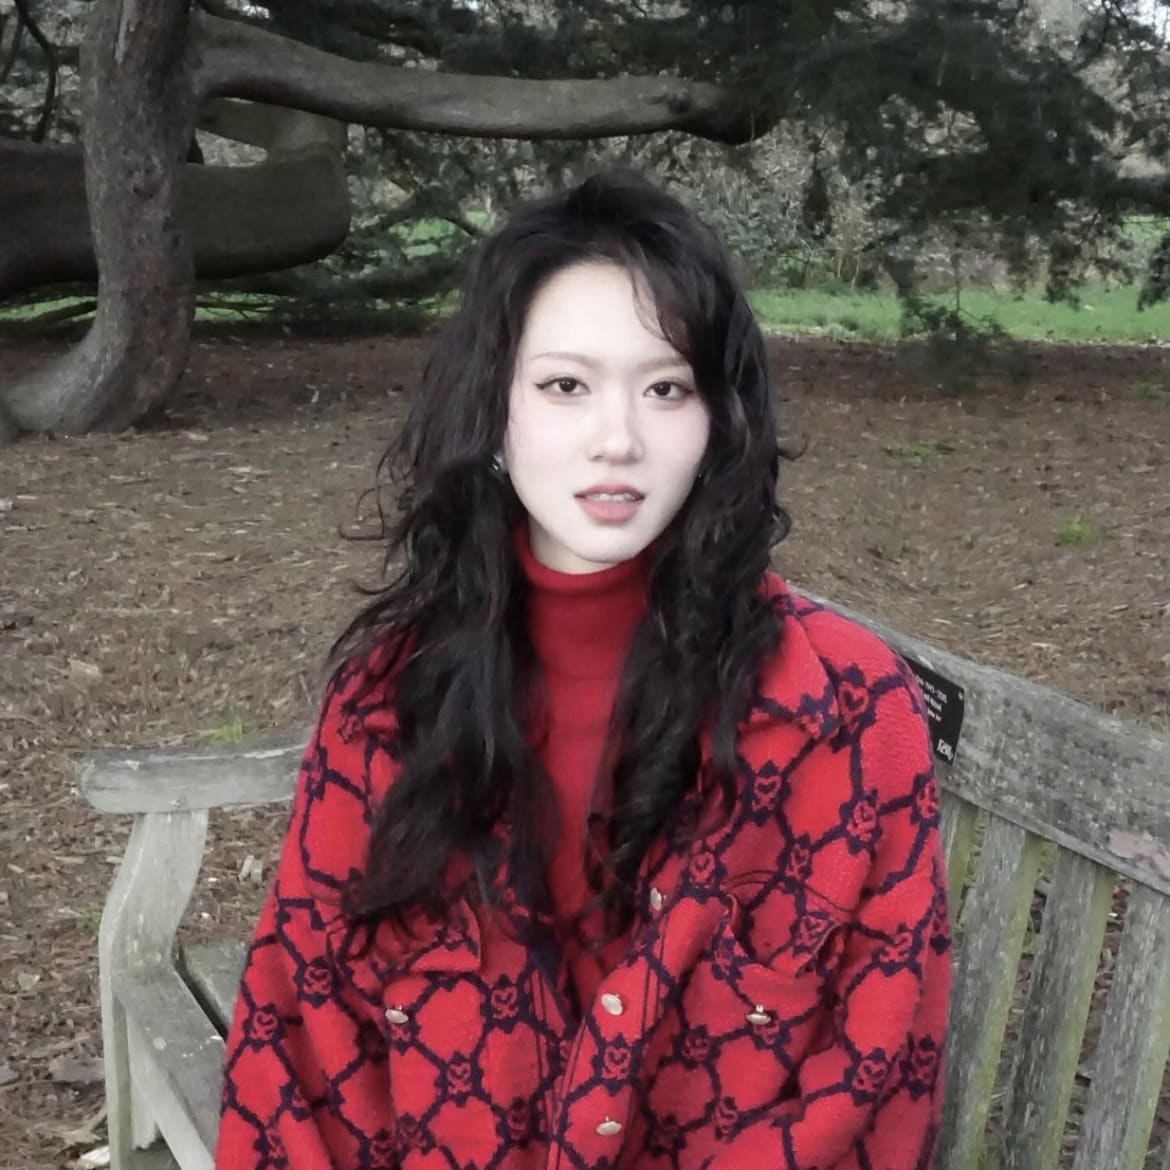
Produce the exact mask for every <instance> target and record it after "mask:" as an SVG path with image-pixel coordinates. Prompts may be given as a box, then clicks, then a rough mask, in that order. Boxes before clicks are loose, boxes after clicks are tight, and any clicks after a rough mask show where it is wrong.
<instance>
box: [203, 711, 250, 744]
mask: <svg viewBox="0 0 1170 1170" xmlns="http://www.w3.org/2000/svg"><path fill="white" fill-rule="evenodd" d="M247 735H248V731H247V728H246V727H245V726H244V721H243V720H242V719H241V718H240V717H239V716H238V715H233V716H231V717H230V718H225V719H223V720H221V721H220V722H219V723H217V724H216V725H215V727H213V728H212V729H211V730H210V731H209V732H208V733H207V742H208V743H213V744H216V745H217V746H219V747H232V746H234V745H235V744H240V743H243V742H244V740H245V739H246V738H247Z"/></svg>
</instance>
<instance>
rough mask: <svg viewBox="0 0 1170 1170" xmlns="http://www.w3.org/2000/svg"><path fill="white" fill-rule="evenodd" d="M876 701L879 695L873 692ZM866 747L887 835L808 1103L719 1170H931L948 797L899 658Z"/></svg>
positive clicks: (789, 1104) (943, 995) (806, 1076)
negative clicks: (942, 803)
mask: <svg viewBox="0 0 1170 1170" xmlns="http://www.w3.org/2000/svg"><path fill="white" fill-rule="evenodd" d="M875 690H876V688H875ZM874 711H875V713H876V714H875V717H874V719H873V721H872V723H871V724H870V726H869V727H868V728H867V729H866V730H865V731H864V732H863V733H862V734H861V735H860V736H858V737H857V740H856V742H857V745H858V747H857V750H859V751H860V752H861V753H862V757H861V768H862V775H863V777H864V782H865V785H866V787H867V788H869V789H872V790H874V791H875V792H876V794H877V805H878V809H877V811H878V816H879V822H878V823H879V826H880V831H879V835H878V843H877V846H876V849H875V851H874V855H873V863H872V866H871V869H870V872H869V876H868V879H867V881H866V882H865V886H864V889H863V890H862V895H861V900H860V903H859V906H858V909H857V911H856V913H855V914H854V915H853V916H852V917H851V919H850V920H849V922H848V924H847V926H846V927H845V932H844V943H843V949H842V953H841V961H840V965H839V967H838V968H837V971H836V974H835V976H834V979H833V981H832V986H831V995H830V1001H829V1008H830V1012H831V1016H830V1021H831V1022H830V1023H829V1024H828V1026H827V1028H826V1030H825V1033H824V1035H823V1036H822V1038H821V1040H820V1042H819V1043H818V1044H816V1045H815V1046H814V1048H813V1049H812V1051H811V1052H810V1053H809V1055H808V1056H807V1057H806V1058H805V1060H804V1061H803V1063H802V1064H801V1066H800V1068H799V1069H798V1073H797V1080H798V1092H797V1095H796V1096H795V1097H794V1098H792V1099H791V1100H788V1101H785V1102H784V1103H783V1104H782V1105H780V1106H778V1107H777V1108H776V1109H775V1110H774V1111H772V1113H771V1114H770V1115H768V1116H765V1117H763V1118H761V1119H759V1120H758V1121H756V1122H754V1123H753V1124H751V1125H749V1126H748V1127H746V1128H745V1129H744V1130H743V1131H741V1132H740V1134H739V1135H737V1137H736V1138H735V1139H734V1140H733V1141H732V1142H731V1143H730V1144H729V1145H728V1147H726V1148H725V1150H724V1151H722V1152H721V1153H720V1155H719V1156H717V1157H716V1158H715V1159H714V1161H713V1162H712V1164H711V1166H710V1167H709V1170H743V1168H744V1167H749V1166H750V1167H754V1168H756V1170H814V1168H815V1170H828V1168H830V1167H832V1168H833V1170H877V1168H881V1170H929V1167H930V1166H931V1164H932V1160H933V1156H934V1148H935V1144H936V1139H937V1133H938V1124H939V1117H940V1113H941V1107H942V1092H943V1085H944V1058H943V1045H944V1039H945V1033H946V1025H947V1010H948V1002H949V996H950V980H951V969H950V931H949V924H948V917H947V898H946V884H945V866H944V862H943V857H942V850H941V842H940V836H939V832H938V793H937V789H936V787H935V782H934V778H933V774H932V770H931V754H930V746H929V741H928V736H927V730H926V722H925V713H924V711H923V708H922V700H921V696H920V694H919V692H918V688H917V684H916V682H915V680H914V678H913V675H912V674H911V673H910V671H909V669H908V668H907V667H906V666H905V665H904V664H903V663H901V662H900V660H899V661H897V662H896V665H895V666H894V667H893V670H892V673H891V672H889V671H887V672H886V673H885V676H884V682H883V685H882V691H881V694H880V697H875V699H874Z"/></svg>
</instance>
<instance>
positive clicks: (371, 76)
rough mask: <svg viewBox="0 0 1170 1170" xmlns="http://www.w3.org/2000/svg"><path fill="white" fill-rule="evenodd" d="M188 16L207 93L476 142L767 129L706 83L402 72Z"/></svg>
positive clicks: (747, 136)
mask: <svg viewBox="0 0 1170 1170" xmlns="http://www.w3.org/2000/svg"><path fill="white" fill-rule="evenodd" d="M193 17H194V19H193V20H192V32H193V35H194V36H195V38H196V39H197V44H198V49H199V61H200V64H199V67H198V71H197V74H196V85H197V87H198V92H199V95H200V97H201V98H209V97H221V96H222V97H246V98H251V99H252V100H254V101H260V102H268V103H270V104H272V105H278V106H292V107H294V108H297V109H302V110H310V111H312V112H314V113H318V114H324V115H325V116H327V117H331V118H338V119H341V120H344V121H349V122H361V123H363V124H365V125H367V126H385V127H391V128H394V129H399V130H423V131H431V132H434V133H439V134H466V135H469V136H474V137H477V138H531V139H568V138H578V139H579V138H607V137H613V136H618V135H624V134H647V133H650V132H652V131H656V130H681V131H684V132H685V133H688V134H694V135H696V136H698V137H700V138H709V139H713V140H715V141H718V142H729V143H740V142H748V141H751V140H752V139H753V138H755V137H758V136H759V135H761V134H763V133H764V132H765V131H767V130H768V129H770V126H771V122H769V120H768V119H767V118H765V117H763V116H762V114H761V113H760V112H759V111H754V110H753V109H752V108H751V106H750V103H748V102H746V101H744V100H743V99H741V98H740V97H739V96H738V95H736V94H733V93H731V92H729V91H727V90H724V89H720V88H719V87H718V86H714V85H707V84H704V83H698V82H689V81H684V80H678V79H674V78H669V77H617V78H607V79H604V80H596V81H593V80H589V81H546V80H530V79H525V78H512V77H477V76H472V75H469V74H460V73H438V72H432V71H430V70H425V69H406V68H400V67H397V66H392V65H380V64H372V63H368V62H355V61H348V60H346V59H345V58H342V57H336V56H334V55H333V54H331V53H323V52H321V51H320V50H319V49H314V48H312V47H310V46H309V45H305V44H301V43H300V42H297V41H293V40H289V39H288V38H286V37H280V36H277V35H275V34H273V33H269V32H266V31H264V30H263V29H258V28H253V27H251V26H248V25H244V24H240V23H238V22H235V21H224V20H219V19H217V18H216V17H213V16H208V15H206V14H205V13H194V14H193ZM772 121H775V119H774V118H772Z"/></svg>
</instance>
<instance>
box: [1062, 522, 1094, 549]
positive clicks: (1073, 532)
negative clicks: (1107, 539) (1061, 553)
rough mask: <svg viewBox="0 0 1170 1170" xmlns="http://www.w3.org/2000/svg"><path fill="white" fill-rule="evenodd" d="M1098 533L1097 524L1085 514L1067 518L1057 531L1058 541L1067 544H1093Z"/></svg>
mask: <svg viewBox="0 0 1170 1170" xmlns="http://www.w3.org/2000/svg"><path fill="white" fill-rule="evenodd" d="M1096 535H1097V526H1096V525H1095V524H1094V523H1093V521H1092V520H1086V519H1085V517H1084V516H1074V517H1073V518H1072V519H1071V520H1066V521H1065V522H1064V523H1063V524H1062V525H1061V526H1060V528H1059V529H1058V530H1057V533H1056V543H1057V544H1065V545H1078V546H1079V545H1083V544H1091V543H1092V541H1093V540H1094V538H1095V537H1096Z"/></svg>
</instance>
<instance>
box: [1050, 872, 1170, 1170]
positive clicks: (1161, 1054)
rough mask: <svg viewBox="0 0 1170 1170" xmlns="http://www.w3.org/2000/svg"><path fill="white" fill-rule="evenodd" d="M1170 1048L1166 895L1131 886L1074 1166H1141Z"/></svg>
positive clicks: (1095, 1169)
mask: <svg viewBox="0 0 1170 1170" xmlns="http://www.w3.org/2000/svg"><path fill="white" fill-rule="evenodd" d="M1168 1053H1170V899H1167V898H1163V897H1160V896H1159V895H1157V894H1155V893H1154V892H1153V891H1151V890H1146V889H1143V888H1142V887H1140V886H1139V887H1137V888H1136V889H1135V890H1134V891H1133V893H1132V894H1131V895H1130V899H1129V906H1128V907H1127V909H1126V913H1125V928H1124V931H1123V933H1122V936H1121V945H1120V947H1119V948H1118V951H1117V959H1116V962H1115V965H1114V969H1113V983H1112V986H1111V987H1110V989H1109V1000H1108V1003H1107V1004H1106V1005H1105V1014H1104V1016H1103V1017H1102V1020H1101V1036H1100V1039H1099V1040H1098V1042H1097V1052H1096V1057H1095V1059H1094V1061H1093V1065H1092V1088H1091V1090H1090V1092H1089V1100H1088V1104H1087V1106H1086V1109H1085V1118H1084V1123H1083V1125H1082V1128H1081V1140H1080V1144H1079V1145H1078V1146H1077V1154H1076V1160H1075V1161H1074V1162H1073V1170H1140V1168H1141V1167H1142V1166H1143V1165H1144V1163H1145V1158H1146V1145H1147V1143H1148V1142H1149V1139H1150V1129H1151V1127H1152V1125H1153V1121H1154V1113H1155V1110H1156V1109H1157V1105H1158V1094H1159V1091H1160V1089H1161V1087H1162V1075H1163V1071H1164V1069H1165V1067H1166V1057H1167V1054H1168Z"/></svg>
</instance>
